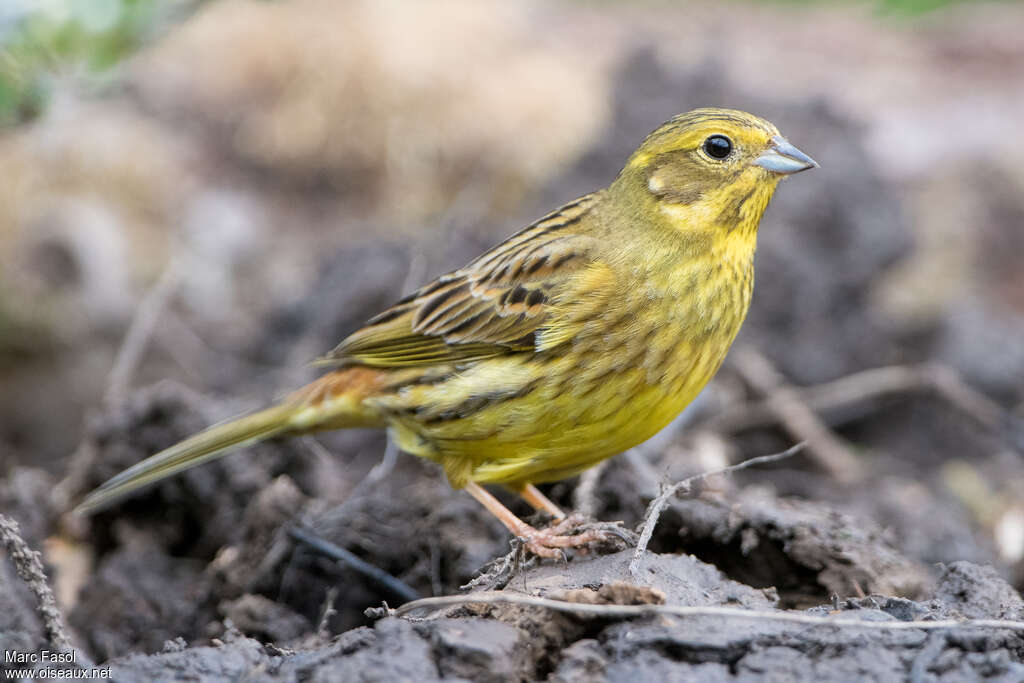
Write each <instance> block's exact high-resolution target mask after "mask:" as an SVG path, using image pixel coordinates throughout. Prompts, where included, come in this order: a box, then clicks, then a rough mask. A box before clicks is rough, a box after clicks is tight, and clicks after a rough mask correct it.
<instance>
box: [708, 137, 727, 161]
mask: <svg viewBox="0 0 1024 683" xmlns="http://www.w3.org/2000/svg"><path fill="white" fill-rule="evenodd" d="M704 152H705V153H706V154H707V155H708V156H709V157H711V158H712V159H724V158H726V157H727V156H729V153H730V152H732V141H731V140H729V138H727V137H725V136H724V135H712V136H711V137H709V138H708V139H707V140H705V141H704Z"/></svg>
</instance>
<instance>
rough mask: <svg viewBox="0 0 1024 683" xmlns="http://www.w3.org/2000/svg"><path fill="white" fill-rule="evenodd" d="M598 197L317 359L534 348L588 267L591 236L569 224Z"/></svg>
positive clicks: (399, 360) (406, 359)
mask: <svg viewBox="0 0 1024 683" xmlns="http://www.w3.org/2000/svg"><path fill="white" fill-rule="evenodd" d="M596 200H597V195H595V194H591V195H586V196H584V197H581V198H580V199H578V200H576V201H575V202H572V203H570V204H567V205H565V206H563V207H562V208H561V209H559V210H558V211H555V212H554V213H551V214H549V215H547V216H545V217H544V218H542V219H540V220H539V221H537V222H536V223H533V224H532V225H530V226H529V227H527V228H525V229H524V230H522V231H520V232H519V233H516V234H515V235H513V236H512V237H510V238H509V239H508V240H506V241H505V242H503V243H501V244H499V245H498V246H496V247H495V248H494V249H491V250H490V251H488V252H487V253H485V254H483V255H482V256H480V257H479V258H477V259H476V260H474V261H473V262H472V263H470V264H469V265H467V266H466V267H464V268H461V269H459V270H457V271H454V272H452V273H448V274H447V275H442V276H441V277H439V278H438V279H437V280H435V281H433V282H431V283H430V284H428V285H425V286H423V287H421V288H420V289H418V290H417V291H416V292H413V293H412V294H411V295H409V296H407V297H406V298H404V299H402V300H401V301H399V302H398V303H396V304H395V305H394V306H392V307H391V308H388V309H387V310H385V311H383V312H382V313H380V314H379V315H377V316H375V317H374V318H371V319H370V320H369V321H368V322H367V324H366V325H365V326H364V327H363V328H361V329H359V330H357V331H356V332H354V333H353V334H351V335H350V336H349V337H348V338H346V339H345V340H344V341H343V342H341V344H339V345H338V346H337V348H335V349H334V350H333V351H332V352H331V353H330V354H328V355H327V356H325V357H324V358H323V359H321V362H323V363H327V364H337V365H353V364H354V365H368V366H372V367H409V366H416V365H433V364H437V363H444V362H455V361H466V360H477V359H481V358H488V357H491V356H496V355H501V354H505V353H512V352H517V351H527V350H532V349H534V348H536V333H537V332H538V330H539V329H541V328H542V327H543V326H544V324H545V321H546V319H547V318H548V316H549V313H550V311H551V302H552V299H553V298H554V297H556V296H557V295H558V294H559V293H560V292H561V291H562V290H563V289H564V288H565V285H566V283H568V282H570V281H571V280H572V279H573V278H574V277H575V276H576V275H577V274H578V273H580V272H581V271H582V270H583V269H585V268H586V266H587V264H588V263H590V257H589V254H590V253H591V247H592V241H591V238H589V237H587V236H585V235H581V234H579V232H578V231H574V230H573V226H575V225H576V224H578V223H579V222H580V221H581V220H583V218H584V217H585V216H586V215H587V214H588V213H589V212H590V210H591V209H592V207H593V205H594V202H595V201H596Z"/></svg>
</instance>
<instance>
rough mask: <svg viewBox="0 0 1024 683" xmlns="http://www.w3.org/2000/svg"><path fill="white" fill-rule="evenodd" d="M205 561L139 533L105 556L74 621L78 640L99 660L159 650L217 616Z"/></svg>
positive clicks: (82, 596)
mask: <svg viewBox="0 0 1024 683" xmlns="http://www.w3.org/2000/svg"><path fill="white" fill-rule="evenodd" d="M203 570H204V563H203V562H201V561H199V560H195V559H189V558H183V557H172V556H170V555H167V554H165V553H164V552H163V551H162V550H161V548H160V547H159V546H157V545H155V544H154V543H153V542H152V541H151V540H150V539H148V538H146V537H143V536H139V537H137V538H136V539H135V540H134V541H133V542H131V543H130V544H129V545H125V546H123V547H121V548H119V549H118V550H116V551H115V552H113V553H111V554H109V555H107V556H105V557H104V558H103V559H102V560H101V562H100V565H99V567H98V569H97V571H96V573H95V574H94V576H93V577H92V578H91V579H90V581H89V582H88V583H87V584H86V585H85V586H84V588H83V589H82V592H81V594H80V596H79V602H78V604H77V605H75V608H74V610H73V611H72V612H71V615H70V617H69V621H70V623H71V626H72V628H74V630H75V631H76V632H77V633H78V634H79V639H78V642H80V643H82V644H83V645H84V646H85V647H86V649H88V650H89V651H90V652H91V653H93V654H94V655H95V656H96V657H98V658H99V659H100V660H104V659H109V658H112V657H116V656H118V655H120V654H122V653H124V652H125V651H140V650H141V651H144V652H156V651H159V650H160V649H161V648H162V647H163V644H164V642H165V641H168V640H173V639H175V638H177V637H178V636H180V635H181V634H183V633H187V634H200V633H203V631H204V628H205V626H206V625H207V624H208V623H210V622H211V621H213V620H214V619H215V618H216V614H215V612H214V611H213V608H212V605H211V601H210V590H211V583H210V579H209V577H207V576H206V575H205V573H204V571H203Z"/></svg>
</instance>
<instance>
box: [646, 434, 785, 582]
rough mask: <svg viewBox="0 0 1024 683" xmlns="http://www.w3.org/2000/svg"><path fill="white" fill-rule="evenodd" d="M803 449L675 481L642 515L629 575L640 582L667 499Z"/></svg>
mask: <svg viewBox="0 0 1024 683" xmlns="http://www.w3.org/2000/svg"><path fill="white" fill-rule="evenodd" d="M803 447H804V444H803V443H802V442H801V443H798V444H796V445H795V446H793V447H791V448H788V449H787V450H784V451H782V452H781V453H774V454H772V455H759V456H757V457H756V458H750V459H749V460H744V461H743V462H741V463H737V464H735V465H730V466H729V467H723V468H722V469H718V470H712V471H710V472H704V473H703V474H695V475H694V476H692V477H687V478H686V479H683V480H682V481H677V482H676V483H675V484H672V485H671V486H669V487H668V488H666V489H665V490H664V491H662V492H661V495H659V496H658V497H657V498H655V499H654V500H652V501H651V503H650V505H648V506H647V513H646V514H645V515H644V527H643V531H641V532H640V540H639V541H638V542H637V544H636V550H634V551H633V559H631V560H630V561H629V573H630V575H632V577H633V578H634V579H635V580H637V581H640V580H641V579H640V561H641V560H642V559H643V556H644V553H645V552H646V551H647V544H648V543H650V542H651V536H652V535H653V534H654V527H655V526H657V524H658V518H659V517H661V511H662V510H663V509H664V508H665V505H666V504H667V503H668V501H669V499H670V498H672V497H673V496H675V495H676V494H678V493H680V492H688V491H689V490H690V486H691V485H692V484H693V483H694V482H697V481H701V480H703V479H707V478H708V477H710V476H713V475H716V474H729V473H732V472H736V471H738V470H743V469H746V468H748V467H753V466H754V465H763V464H765V463H769V462H778V461H779V460H784V459H785V458H789V457H791V456H793V455H796V454H797V453H799V452H800V451H801V450H802V449H803Z"/></svg>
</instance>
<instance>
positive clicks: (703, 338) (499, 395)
mask: <svg viewBox="0 0 1024 683" xmlns="http://www.w3.org/2000/svg"><path fill="white" fill-rule="evenodd" d="M814 166H817V164H816V163H815V162H814V160H813V159H811V158H810V157H808V156H807V155H806V154H804V153H803V152H801V151H800V150H798V149H797V148H796V147H794V146H793V145H791V144H790V143H789V142H788V141H787V140H786V139H785V138H784V137H782V136H781V135H779V131H778V130H777V129H776V128H775V126H773V125H772V124H771V123H769V122H767V121H765V120H763V119H760V118H758V117H756V116H753V115H751V114H747V113H744V112H740V111H732V110H727V109H697V110H694V111H691V112H689V113H687V114H681V115H679V116H676V117H675V118H673V119H671V120H669V121H668V122H666V123H665V124H664V125H663V126H661V127H660V128H658V129H657V130H655V131H654V132H653V133H651V134H650V135H649V136H648V137H647V139H646V140H644V142H643V144H642V145H640V148H639V149H638V150H637V151H636V152H635V153H634V154H633V155H632V156H631V157H630V158H629V160H628V161H627V162H626V165H625V168H623V169H622V172H621V173H619V176H618V178H616V179H615V182H613V183H612V184H611V185H610V186H609V187H608V188H606V189H604V190H599V191H598V192H594V193H593V194H588V195H586V196H583V197H580V198H579V199H577V200H575V201H573V202H570V203H568V204H566V205H565V206H563V207H562V208H560V209H558V210H557V211H555V212H554V213H551V214H549V215H547V216H545V217H544V218H541V219H540V220H539V221H537V222H536V223H534V224H532V225H530V226H529V227H527V228H525V229H524V230H522V231H520V232H518V233H516V234H515V235H513V236H512V237H510V238H509V239H507V240H506V241H505V242H503V243H501V244H499V245H498V246H496V247H495V248H493V249H491V250H490V251H488V252H487V253H485V254H484V255H482V256H480V257H479V258H477V259H476V260H475V261H473V262H472V263H470V264H469V265H467V266H465V267H464V268H460V269H459V270H456V271H454V272H451V273H448V274H447V275H442V276H441V277H439V278H438V279H436V280H434V281H433V282H431V283H430V284H428V285H426V286H424V287H421V288H420V289H418V290H417V291H415V292H413V293H412V294H410V295H409V296H407V297H405V298H404V299H402V300H401V301H399V302H398V303H396V304H395V305H394V306H392V307H391V308H389V309H387V310H385V311H384V312H382V313H381V314H379V315H377V316H376V317H374V318H372V319H371V320H370V321H369V322H368V323H367V324H366V326H365V327H363V328H362V329H360V330H357V331H356V332H354V333H353V334H352V335H351V336H349V337H348V338H347V339H345V340H344V341H342V342H341V344H339V345H338V347H337V348H335V349H334V350H333V351H332V352H331V353H329V354H328V355H327V356H326V357H324V358H323V359H322V362H323V363H324V364H326V365H331V366H334V369H333V370H331V371H330V372H328V373H327V374H326V375H324V376H323V377H321V378H320V379H318V380H317V381H315V382H313V383H312V384H309V385H308V386H306V387H304V388H302V389H299V390H298V391H296V392H295V393H294V394H293V395H292V396H291V397H290V398H288V399H287V400H285V401H284V402H282V403H280V404H278V405H275V406H272V407H270V408H267V409H265V410H262V411H260V412H257V413H254V414H252V415H249V416H247V417H243V418H240V419H238V420H235V421H233V422H228V423H226V424H223V425H219V426H215V427H211V428H210V429H208V430H206V431H204V432H201V433H199V434H197V435H196V436H193V437H191V438H189V439H186V440H185V441H183V442H181V443H179V444H177V445H175V446H171V447H170V448H168V449H167V450H165V451H163V452H161V453H158V454H156V455H154V456H152V457H150V458H148V459H147V460H144V461H143V462H141V463H139V464H137V465H135V466H134V467H131V468H129V469H128V470H126V471H124V472H122V473H121V474H119V475H117V476H116V477H114V478H113V479H111V480H110V481H108V482H106V483H105V484H104V485H103V486H101V487H100V488H99V489H97V490H96V491H94V492H93V493H91V494H90V495H89V496H88V498H86V500H85V501H84V502H83V503H82V505H81V506H80V507H79V510H82V511H91V510H95V509H97V508H100V507H102V506H105V505H107V504H108V503H110V502H111V501H113V500H114V499H116V498H118V497H120V496H121V495H122V494H125V493H128V492H129V491H132V490H135V489H136V488H139V487H140V486H143V485H145V484H148V483H150V482H154V481H157V480H159V479H163V478H164V477H167V476H170V475H172V474H174V473H176V472H180V471H182V470H184V469H186V468H188V467H192V466H194V465H198V464H200V463H203V462H206V461H208V460H211V459H213V458H217V457H220V456H222V455H224V454H225V453H227V452H228V451H229V450H232V449H235V448H239V447H242V446H247V445H250V444H253V443H255V442H257V441H261V440H263V439H268V438H270V437H275V436H282V435H293V434H303V433H307V432H312V431H317V430H325V429H341V428H345V427H387V428H388V429H389V430H390V434H391V437H392V438H393V439H394V441H395V442H396V443H397V445H398V446H400V447H401V448H402V449H403V450H405V451H408V452H409V453H413V454H415V455H419V456H422V457H424V458H428V459H430V460H433V461H435V462H437V463H440V465H441V466H442V467H443V468H444V470H445V472H446V473H447V475H448V480H449V481H450V482H451V485H452V486H453V487H455V488H465V489H466V490H467V491H469V493H470V494H472V495H473V496H474V497H475V498H476V499H477V500H478V501H480V502H481V503H482V504H483V505H484V506H485V507H486V508H487V509H488V510H490V511H491V512H492V513H494V514H495V515H496V516H497V517H498V518H499V519H501V521H502V522H503V523H504V524H505V525H506V526H507V527H508V529H509V530H510V531H511V532H512V533H513V534H515V535H516V536H519V537H522V538H523V539H524V540H525V542H526V545H527V547H528V548H529V549H530V550H531V551H532V552H534V553H536V554H538V555H543V556H551V555H554V554H556V553H557V552H558V551H557V550H556V549H557V548H564V547H572V546H579V545H582V544H585V543H588V542H590V541H592V540H594V538H595V536H594V535H593V534H588V533H582V534H575V535H564V533H565V530H566V529H565V526H564V525H563V526H561V527H558V526H556V527H555V528H553V529H550V530H538V529H535V528H533V527H531V526H529V525H527V524H526V523H525V522H522V521H521V520H519V519H518V518H517V517H516V516H515V515H513V514H512V513H511V512H510V511H509V510H508V509H507V508H505V507H504V506H503V505H501V503H500V502H498V500H497V499H496V498H494V497H493V496H492V495H491V494H490V493H488V492H487V491H486V490H484V489H483V488H482V487H481V486H480V485H481V484H490V483H494V484H504V485H506V486H508V487H510V488H512V489H514V490H516V491H518V492H519V493H520V494H521V495H522V496H523V498H524V499H526V501H527V502H529V503H530V504H531V505H532V506H533V507H535V508H537V509H540V510H545V511H547V512H549V513H550V514H552V515H553V516H554V517H555V518H557V519H562V518H563V517H564V515H563V513H562V512H561V511H560V510H559V509H558V508H557V507H556V506H555V505H554V504H553V503H551V502H550V501H548V500H547V499H546V498H545V497H544V496H543V495H542V494H541V493H540V492H539V491H538V490H537V489H536V488H534V486H533V484H534V483H537V482H546V481H553V480H556V479H562V478H565V477H569V476H572V475H574V474H577V473H578V472H581V471H583V470H585V469H587V468H588V467H590V466H592V465H594V464H596V463H597V462H599V461H600V460H602V459H604V458H607V457H609V456H612V455H615V454H616V453H619V452H621V451H623V450H626V449H627V448H630V447H632V446H635V445H636V444H638V443H640V442H642V441H644V440H645V439H647V438H649V437H650V436H652V435H653V434H654V433H655V432H657V431H658V430H659V429H661V428H662V427H664V426H665V425H666V424H668V422H669V421H671V420H672V418H674V417H675V416H676V415H678V414H679V413H680V411H682V410H683V408H684V407H686V405H687V404H688V403H689V402H690V401H691V400H692V399H693V398H694V396H696V395H697V393H698V392H699V391H700V390H701V389H702V388H703V387H704V385H705V384H707V382H708V380H710V379H711V377H712V375H714V374H715V372H716V371H717V370H718V367H719V365H720V364H721V363H722V359H723V358H724V357H725V354H726V352H727V351H728V349H729V346H730V344H731V343H732V340H733V338H734V337H735V336H736V333H737V332H738V331H739V328H740V324H741V323H742V322H743V318H744V316H745V315H746V313H747V307H748V305H749V303H750V296H751V291H752V289H753V286H754V271H753V259H754V249H755V246H756V240H757V226H758V222H759V221H760V220H761V215H762V214H763V213H764V210H765V207H767V206H768V201H769V200H770V199H771V197H772V194H773V193H774V191H775V188H776V186H777V185H778V183H779V180H780V179H782V177H783V176H785V175H788V174H791V173H797V172H799V171H803V170H805V169H809V168H812V167H814Z"/></svg>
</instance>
